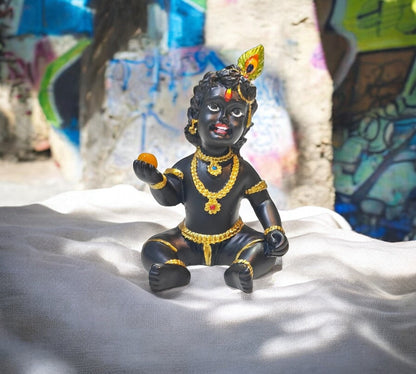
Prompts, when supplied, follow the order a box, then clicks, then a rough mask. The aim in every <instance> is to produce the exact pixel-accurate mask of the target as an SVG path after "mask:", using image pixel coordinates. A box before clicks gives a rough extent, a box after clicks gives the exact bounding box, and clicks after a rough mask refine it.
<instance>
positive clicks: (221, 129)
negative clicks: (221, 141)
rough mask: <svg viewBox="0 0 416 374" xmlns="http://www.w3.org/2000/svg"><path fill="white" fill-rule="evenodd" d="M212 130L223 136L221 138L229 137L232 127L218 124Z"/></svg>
mask: <svg viewBox="0 0 416 374" xmlns="http://www.w3.org/2000/svg"><path fill="white" fill-rule="evenodd" d="M211 130H212V131H213V132H214V133H215V134H216V135H221V136H226V135H229V134H230V132H231V129H230V127H229V126H228V125H226V124H225V123H216V124H215V125H213V126H212V127H211Z"/></svg>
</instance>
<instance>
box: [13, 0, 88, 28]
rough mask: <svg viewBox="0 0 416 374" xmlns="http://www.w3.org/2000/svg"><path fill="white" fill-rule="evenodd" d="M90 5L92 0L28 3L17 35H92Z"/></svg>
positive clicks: (56, 0)
mask: <svg viewBox="0 0 416 374" xmlns="http://www.w3.org/2000/svg"><path fill="white" fill-rule="evenodd" d="M18 2H19V0H18ZM89 3H90V0H54V1H48V0H24V1H23V5H22V7H21V10H20V12H19V13H20V17H19V22H18V25H17V30H16V33H15V34H16V35H27V34H32V35H67V34H83V35H88V36H92V34H93V22H92V20H93V16H92V11H91V9H90V8H89Z"/></svg>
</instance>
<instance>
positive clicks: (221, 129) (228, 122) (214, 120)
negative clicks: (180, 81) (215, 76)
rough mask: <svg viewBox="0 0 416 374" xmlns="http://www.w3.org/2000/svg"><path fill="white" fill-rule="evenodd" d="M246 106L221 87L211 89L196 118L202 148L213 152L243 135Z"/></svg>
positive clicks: (233, 94)
mask: <svg viewBox="0 0 416 374" xmlns="http://www.w3.org/2000/svg"><path fill="white" fill-rule="evenodd" d="M247 111H248V104H247V103H246V102H245V101H243V100H241V98H240V96H239V95H238V93H237V92H235V91H232V93H231V95H230V93H227V95H226V89H225V87H223V86H218V87H213V88H211V90H210V91H209V92H208V94H207V95H206V96H205V99H204V101H203V103H202V105H201V109H200V112H199V117H198V133H199V136H200V138H201V145H202V148H203V149H205V150H206V151H210V150H212V151H214V150H216V149H218V150H219V149H222V148H224V147H230V146H232V145H234V144H235V143H236V142H237V141H238V140H239V139H240V138H241V136H242V135H243V132H244V128H245V125H246V122H247Z"/></svg>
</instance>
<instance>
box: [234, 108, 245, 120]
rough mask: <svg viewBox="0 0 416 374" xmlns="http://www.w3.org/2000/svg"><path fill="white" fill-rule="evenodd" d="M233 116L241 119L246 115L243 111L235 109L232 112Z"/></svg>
mask: <svg viewBox="0 0 416 374" xmlns="http://www.w3.org/2000/svg"><path fill="white" fill-rule="evenodd" d="M231 114H232V115H233V117H236V118H239V117H242V116H243V115H244V113H243V112H242V110H241V109H238V108H235V109H233V110H232V111H231Z"/></svg>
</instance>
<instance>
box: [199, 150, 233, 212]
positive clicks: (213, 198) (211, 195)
mask: <svg viewBox="0 0 416 374" xmlns="http://www.w3.org/2000/svg"><path fill="white" fill-rule="evenodd" d="M197 163H198V158H197V155H196V152H195V154H194V157H193V158H192V162H191V175H192V181H193V182H194V185H195V187H196V189H197V191H198V192H199V193H200V194H201V195H202V196H204V197H206V198H207V199H208V202H207V203H206V204H205V208H204V210H205V211H206V212H208V214H217V213H218V212H219V211H220V210H221V204H220V203H219V202H218V200H219V199H222V198H223V197H225V196H226V195H227V194H228V193H229V192H230V191H231V189H232V188H233V186H234V183H235V181H236V180H237V175H238V172H239V169H240V162H239V160H238V156H237V155H233V167H232V169H231V174H230V179H228V182H227V183H226V184H225V186H224V187H223V188H222V189H221V190H219V191H218V192H211V191H209V190H208V189H207V188H206V187H205V186H204V184H203V183H202V182H201V180H200V179H199V178H198V172H197Z"/></svg>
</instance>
